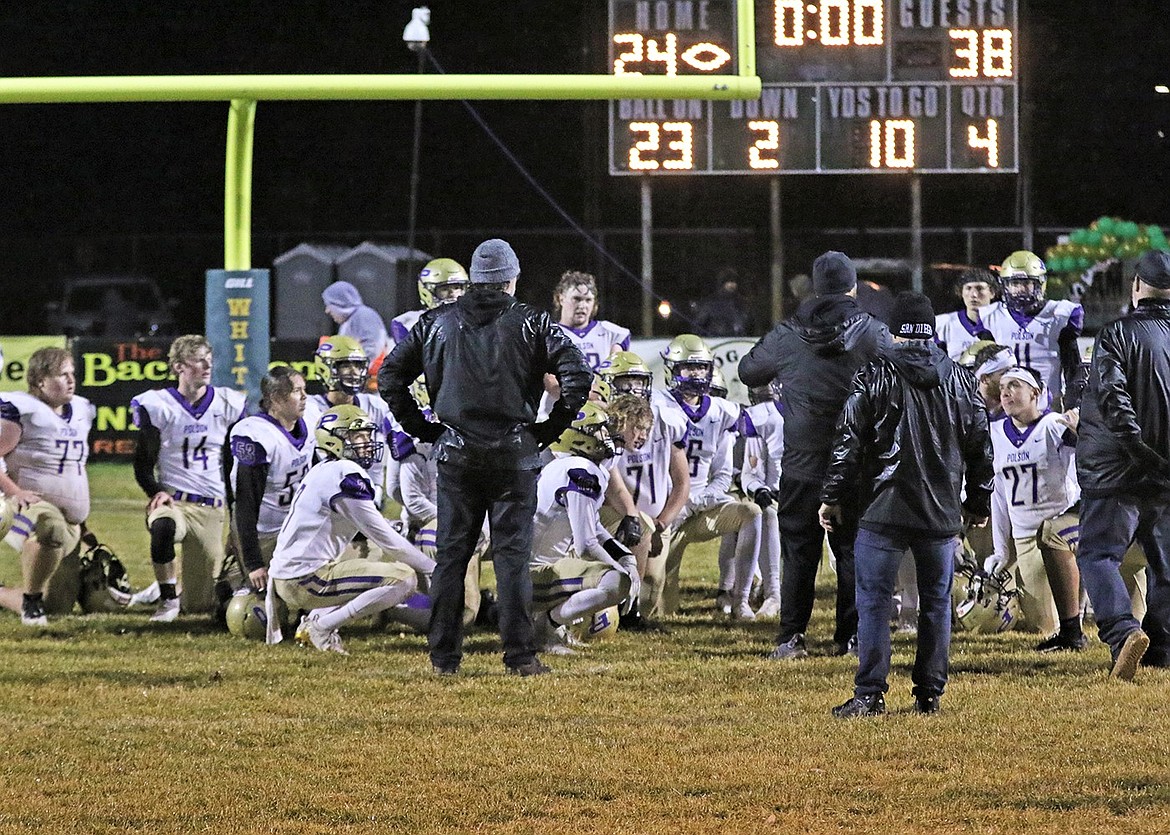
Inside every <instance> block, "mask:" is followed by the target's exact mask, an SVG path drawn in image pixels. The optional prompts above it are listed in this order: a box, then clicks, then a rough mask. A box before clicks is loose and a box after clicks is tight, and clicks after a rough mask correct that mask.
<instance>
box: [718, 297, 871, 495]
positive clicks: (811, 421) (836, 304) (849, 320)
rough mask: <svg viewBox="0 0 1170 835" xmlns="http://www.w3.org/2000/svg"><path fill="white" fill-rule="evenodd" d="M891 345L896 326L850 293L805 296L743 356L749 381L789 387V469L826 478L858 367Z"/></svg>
mask: <svg viewBox="0 0 1170 835" xmlns="http://www.w3.org/2000/svg"><path fill="white" fill-rule="evenodd" d="M889 344H891V343H890V332H889V330H888V329H887V328H886V326H885V325H883V324H882V323H881V322H879V321H878V320H877V319H874V318H873V317H872V316H870V315H869V314H868V313H866V312H865V311H863V310H862V309H861V308H860V307H858V306H857V302H856V301H855V300H854V299H853V298H851V297H850V296H844V295H837V294H834V295H827V296H817V297H814V298H811V299H806V300H805V301H804V302H803V303H802V304H801V305H800V307H799V308H798V309H797V311H796V313H794V314H793V315H792V317H791V318H789V319H787V320H786V321H784V322H781V323H780V324H778V325H777V326H776V327H775V328H773V329H772V330H771V331H770V332H769V333H768V334H767V335H766V336H765V337H764V338H763V339H761V340H760V341H759V342H757V343H756V345H755V346H754V347H753V348H752V350H751V351H750V352H749V353H748V355H747V356H745V357H744V358H743V359H742V360H740V362H739V379H740V380H742V381H743V383H744V385H746V386H750V387H754V386H763V385H767V384H768V383H770V382H771V381H772V380H773V379H775V380H777V381H778V382H780V383H781V384H782V385H783V390H782V392H781V398H782V399H783V401H784V409H785V411H784V457H783V461H782V467H783V472H784V474H785V475H786V476H789V477H791V478H795V479H798V480H800V481H811V482H815V483H817V484H820V482H821V479H822V478H823V477H824V475H825V468H826V467H827V466H828V463H829V448H830V447H831V445H832V443H833V427H834V426H835V425H836V423H837V417H838V415H840V413H841V406H842V404H844V402H845V397H846V396H847V395H848V394H849V383H850V381H851V380H852V379H853V375H854V373H855V372H856V371H857V369H858V368H860V367H861V366H862V365H864V364H865V363H867V362H869V361H870V360H871V359H873V358H874V357H875V356H877V354H878V352H879V351H880V350H881V349H882V348H883V347H885V346H888V345H889Z"/></svg>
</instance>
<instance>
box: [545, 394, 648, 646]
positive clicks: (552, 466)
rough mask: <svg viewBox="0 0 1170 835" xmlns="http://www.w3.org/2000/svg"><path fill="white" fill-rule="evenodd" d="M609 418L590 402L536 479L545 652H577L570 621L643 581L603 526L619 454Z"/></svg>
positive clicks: (626, 595) (624, 596) (627, 597)
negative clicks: (611, 463) (612, 462)
mask: <svg viewBox="0 0 1170 835" xmlns="http://www.w3.org/2000/svg"><path fill="white" fill-rule="evenodd" d="M608 422H609V418H608V416H607V415H606V412H605V409H604V408H603V407H602V406H601V405H600V404H598V403H595V402H592V401H589V402H586V403H585V405H584V406H582V407H581V411H580V412H578V413H577V417H576V419H575V420H574V421H573V423H572V424H571V425H570V426H569V428H568V429H566V430H565V431H564V433H563V434H562V435H561V437H560V439H559V440H558V441H557V442H556V443H554V444H553V445H552V447H551V449H552V450H553V452H555V453H557V457H556V459H555V460H554V461H552V462H551V463H549V464H546V465H545V467H544V469H543V470H541V473H540V480H539V481H538V482H537V485H536V521H535V523H534V524H533V536H532V564H531V569H530V570H531V573H532V608H533V611H534V612H535V613H536V634H537V640H538V641H541V642H543V647H542V651H543V652H551V653H554V654H558V655H567V654H571V653H572V649H571V648H570V645H571V644H574V643H575V639H574V638H573V637H572V636H571V635H570V633H569V630H568V628H567V627H568V626H569V625H571V624H574V623H577V622H579V621H583V620H585V619H586V618H591V617H592V616H593V614H594V613H596V612H600V611H602V610H604V609H608V608H610V607H611V606H617V605H618V604H620V603H621V602H622V601H623V600H624V601H628V604H627V605H632V603H633V602H634V601H636V600H637V599H638V590H639V588H640V586H641V583H642V581H641V578H640V577H639V576H638V567H637V563H636V561H635V559H634V555H633V554H632V553H630V551H629V549H627V548H626V547H625V546H624V545H622V544H621V543H619V542H618V541H617V540H616V539H614V538H613V537H612V536H610V534H609V532H608V531H606V529H605V527H604V526H603V525H602V524H601V518H600V512H601V504H602V502H603V501H604V499H605V488H606V486H607V485H608V484H609V470H608V469H607V468H606V467H604V466H603V465H602V462H604V461H606V460H607V459H609V458H612V457H613V455H614V453H615V452H616V449H615V447H614V441H613V439H612V438H611V437H610V433H609V427H608Z"/></svg>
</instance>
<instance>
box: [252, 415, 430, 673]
mask: <svg viewBox="0 0 1170 835" xmlns="http://www.w3.org/2000/svg"><path fill="white" fill-rule="evenodd" d="M378 436H379V430H378V426H377V424H375V423H374V421H372V420H371V419H370V416H369V415H367V414H366V413H365V412H363V411H362V410H361V409H360V408H359V407H357V406H354V405H343V406H333V407H331V408H329V409H327V410H326V411H325V414H323V415H322V416H321V421H320V423H319V424H318V425H317V431H316V438H317V448H318V449H319V450H320V451H321V452H322V453H323V454H324V455H325V460H324V461H322V462H321V463H319V464H317V465H316V466H315V467H313V468H312V469H311V470H309V473H308V475H306V476H305V478H304V481H302V482H301V484H300V486H299V487H298V488H297V492H296V495H295V496H294V497H293V501H292V505H291V507H290V508H289V513H288V516H287V518H285V520H284V524H283V525H282V526H281V529H280V534H279V535H278V536H277V539H276V549H275V551H274V552H273V555H272V564H271V565H270V566H269V569H268V576H269V577H270V578H271V579H272V585H271V588H272V590H273V591H270V592H269V595H268V601H269V606H268V610H269V612H270V615H269V624H270V626H269V629H270V633H269V641H270V642H271V643H275V642H278V641H279V640H280V639H281V636H280V634H279V631H278V627H276V626H275V624H276V618H275V617H272V613H274V612H275V611H276V605H275V604H276V597H277V596H279V598H280V599H281V600H283V601H284V602H285V603H286V604H287V605H288V607H289V609H290V611H295V610H296V609H300V610H302V611H306V612H308V614H306V615H304V616H303V617H302V618H301V622H300V625H299V626H298V627H297V631H296V640H297V643H300V644H302V645H304V646H311V647H314V648H315V649H318V650H321V651H323V652H337V653H341V654H343V655H345V654H347V653H346V652H345V647H344V646H343V645H342V643H341V637H340V636H339V635H338V632H337V630H338V629H339V628H340V627H341V626H343V625H344V624H346V623H349V622H350V621H352V620H355V619H357V618H362V617H366V616H369V615H374V614H377V613H379V612H382V611H385V610H387V609H390V608H392V607H394V606H397V605H398V604H399V603H401V602H403V601H404V600H406V598H408V597H410V596H411V595H412V594H414V593H415V590H416V589H418V588H419V587H420V585H421V587H422V588H424V589H425V588H426V587H427V586H428V585H429V579H430V575H431V572H433V571H434V569H435V562H434V560H432V559H430V558H429V557H427V556H425V555H424V554H423V553H422V552H421V551H419V550H418V549H417V548H415V547H414V546H413V545H411V544H410V543H409V542H407V541H406V539H405V538H404V537H403V536H402V535H401V534H399V533H398V532H397V531H395V530H394V529H393V528H392V527H390V523H389V522H387V521H386V519H385V517H383V516H382V514H381V513H380V512H379V511H378V506H377V504H376V503H375V502H374V493H375V488H374V483H373V481H372V480H371V478H370V473H369V470H370V467H372V466H373V465H374V464H376V463H377V462H378V460H379V459H380V458H381V457H382V454H383V451H384V449H385V444H384V443H383V442H382V440H381V439H380V438H379V437H378ZM359 532H361V533H362V534H364V535H365V536H366V537H367V538H368V539H369V540H370V541H371V542H373V543H375V544H376V545H377V546H378V547H379V548H381V549H382V553H383V555H384V560H383V561H381V562H369V561H367V560H343V559H340V558H339V557H340V555H341V553H342V552H343V551H344V550H345V549H346V547H347V546H348V545H349V543H350V542H351V541H352V540H353V538H354V536H355V535H356V534H357V533H359Z"/></svg>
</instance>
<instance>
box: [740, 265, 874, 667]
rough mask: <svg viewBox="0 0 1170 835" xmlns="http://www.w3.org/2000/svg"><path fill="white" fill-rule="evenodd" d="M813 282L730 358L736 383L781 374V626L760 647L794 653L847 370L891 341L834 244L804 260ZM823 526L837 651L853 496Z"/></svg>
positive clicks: (852, 607) (807, 604) (777, 656)
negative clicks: (809, 294) (833, 572)
mask: <svg viewBox="0 0 1170 835" xmlns="http://www.w3.org/2000/svg"><path fill="white" fill-rule="evenodd" d="M813 290H814V292H815V293H816V295H815V296H814V297H813V298H810V299H806V300H805V301H804V302H803V303H802V304H801V305H800V307H799V308H798V309H797V311H796V313H795V314H793V316H792V317H791V318H789V319H788V320H786V321H784V322H781V323H780V324H778V325H777V326H776V327H775V328H773V329H772V331H771V332H770V333H768V334H767V335H766V336H765V337H764V338H763V339H761V340H760V341H759V342H758V343H757V344H756V345H755V347H753V348H752V350H751V351H750V352H749V353H748V355H747V356H746V357H744V358H743V359H742V360H740V363H739V378H740V379H741V380H742V381H743V383H744V385H746V386H750V387H754V386H763V385H767V384H768V383H770V382H772V380H776V381H777V382H779V383H782V384H783V393H782V395H781V396H782V397H783V400H784V455H783V458H782V460H781V476H780V490H779V494H778V495H777V497H776V513H777V516H778V518H779V522H780V545H781V552H782V555H783V559H784V576H783V582H782V584H781V586H780V635H779V637H778V638H777V641H776V644H777V646H776V648H775V649H774V650H773V651H772V654H771V655H770V656H768V657H769V658H772V659H773V660H784V659H790V658H803V657H804V656H806V655H807V654H808V651H807V650H806V649H805V640H804V633H805V631H806V630H807V629H808V622H809V618H810V617H811V616H812V609H813V600H814V598H815V596H816V580H817V568H818V567H819V566H820V564H821V554H822V550H823V548H824V543H825V532H824V531H823V530H821V526H820V523H819V522H818V521H817V507H818V505H819V504H820V500H819V497H820V491H821V481H822V479H823V478H824V477H825V469H826V467H827V466H828V464H829V447H830V446H831V445H832V442H833V431H832V430H833V426H835V425H836V423H837V417H838V416H839V415H840V414H841V406H842V404H844V402H845V397H846V395H848V394H849V381H850V380H852V379H853V374H854V372H856V371H857V369H858V368H860V367H861V366H863V365H864V364H865V363H867V362H869V361H870V360H871V359H873V357H874V356H876V355H877V353H878V351H879V350H880V349H881V348H882V347H884V346H886V345H889V344H890V334H889V331H888V330H886V326H885V325H883V324H882V323H881V322H879V321H878V320H877V319H874V318H873V317H872V316H870V315H869V314H868V313H866V312H864V311H863V310H862V309H861V308H860V307H858V306H857V301H856V299H857V271H856V270H855V269H854V268H853V264H852V262H851V261H850V260H849V259H848V258H847V257H845V255H844V254H842V253H840V252H826V253H825V254H823V255H821V256H820V257H819V258H817V260H816V261H814V262H813ZM843 511H844V519H843V521H842V523H841V524H840V525H838V526H837V529H836V530H834V531H833V532H832V533H830V534H829V545H830V546H831V547H832V549H833V556H834V557H836V560H837V625H836V630H835V631H834V633H833V639H834V641H835V642H836V646H837V653H838V654H840V655H844V654H845V653H847V652H849V651H850V649H851V647H852V645H853V642H854V640H855V639H854V636H855V635H856V634H857V608H856V604H855V602H854V592H853V537H854V534H855V533H856V531H857V528H856V525H857V519H856V512H855V503H853V502H850V503H848V504H846V505H844V507H843Z"/></svg>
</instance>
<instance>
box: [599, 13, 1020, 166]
mask: <svg viewBox="0 0 1170 835" xmlns="http://www.w3.org/2000/svg"><path fill="white" fill-rule="evenodd" d="M1016 17H1017V0H755V43H756V69H757V71H758V74H759V76H760V78H761V80H762V81H763V93H762V95H761V96H760V99H759V100H758V101H722V102H709V101H683V100H658V99H651V100H643V99H624V100H621V101H616V102H611V103H610V118H609V138H610V142H609V146H610V154H609V160H610V163H609V166H610V173H611V174H615V175H623V174H639V175H641V174H652V175H666V174H773V175H776V174H824V173H839V174H866V173H880V172H890V171H915V172H920V173H997V172H1016V171H1018V165H1019V164H1018V159H1019V136H1018V130H1017V124H1018V108H1019V96H1018V81H1019V79H1018V76H1017V67H1018V63H1019V62H1018V60H1017V48H1018V44H1017V37H1016V31H1017V30H1016V25H1017V20H1016ZM609 35H610V39H609V59H610V64H609V71H610V72H612V73H614V74H616V75H624V74H644V75H651V74H653V75H668V76H673V75H696V74H698V75H734V74H736V73H737V72H738V60H737V55H736V43H737V42H738V41H737V37H738V32H737V24H736V4H735V0H610V3H609Z"/></svg>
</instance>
